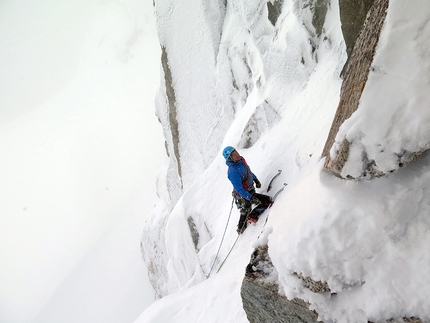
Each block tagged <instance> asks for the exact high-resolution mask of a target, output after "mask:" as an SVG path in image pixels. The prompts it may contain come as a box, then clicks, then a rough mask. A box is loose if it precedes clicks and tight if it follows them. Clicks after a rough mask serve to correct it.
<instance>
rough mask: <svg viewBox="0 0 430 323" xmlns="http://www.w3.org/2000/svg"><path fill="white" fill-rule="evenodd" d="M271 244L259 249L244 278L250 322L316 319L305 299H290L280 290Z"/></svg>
mask: <svg viewBox="0 0 430 323" xmlns="http://www.w3.org/2000/svg"><path fill="white" fill-rule="evenodd" d="M267 249H268V247H267V246H260V247H258V248H257V249H255V251H254V253H253V254H252V256H251V261H250V263H249V264H248V266H247V268H246V274H245V278H244V279H243V282H242V290H241V296H242V303H243V308H244V310H245V312H246V316H247V317H248V320H249V322H250V323H266V322H267V323H275V322H289V323H302V322H306V323H313V322H318V320H317V318H318V314H317V313H316V312H315V311H311V310H310V309H309V307H308V305H309V304H307V303H306V302H304V301H303V300H301V299H297V298H296V299H293V300H291V301H290V300H288V299H287V298H286V297H285V296H282V295H280V294H279V286H278V283H277V277H278V276H277V273H276V270H275V268H274V267H273V264H272V262H271V260H270V257H269V254H268V252H267Z"/></svg>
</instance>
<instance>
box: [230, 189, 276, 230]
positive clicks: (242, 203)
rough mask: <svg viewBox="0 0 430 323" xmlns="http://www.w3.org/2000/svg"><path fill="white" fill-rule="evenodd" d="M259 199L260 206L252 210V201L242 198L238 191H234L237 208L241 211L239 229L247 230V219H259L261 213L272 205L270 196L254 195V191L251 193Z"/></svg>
mask: <svg viewBox="0 0 430 323" xmlns="http://www.w3.org/2000/svg"><path fill="white" fill-rule="evenodd" d="M250 193H251V194H253V195H254V196H255V197H256V198H257V199H259V200H260V202H261V203H260V204H259V205H258V206H256V207H255V208H254V209H252V204H251V202H250V201H248V200H247V199H245V198H244V197H242V196H240V195H239V194H238V193H237V192H236V191H233V197H234V200H235V202H236V206H237V208H238V209H239V211H240V218H239V223H238V225H237V228H238V229H245V228H246V218H247V217H250V218H253V219H258V217H259V216H260V214H261V213H263V212H264V210H266V209H267V208H268V207H269V206H270V204H271V203H272V198H271V197H270V196H268V195H264V194H259V193H254V191H253V190H252V191H250Z"/></svg>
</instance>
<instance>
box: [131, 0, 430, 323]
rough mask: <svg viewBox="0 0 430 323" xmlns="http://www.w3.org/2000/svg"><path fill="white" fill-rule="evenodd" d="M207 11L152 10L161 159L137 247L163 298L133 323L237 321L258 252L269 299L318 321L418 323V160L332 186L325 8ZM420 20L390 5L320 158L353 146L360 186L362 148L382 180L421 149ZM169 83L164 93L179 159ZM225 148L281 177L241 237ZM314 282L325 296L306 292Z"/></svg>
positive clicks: (424, 231)
mask: <svg viewBox="0 0 430 323" xmlns="http://www.w3.org/2000/svg"><path fill="white" fill-rule="evenodd" d="M376 2H379V0H376ZM376 2H375V3H376ZM323 3H325V4H326V7H325V8H321V4H323ZM212 5H213V6H214V8H212V9H213V10H214V11H213V12H212V11H209V8H208V7H205V6H203V5H202V4H201V3H197V1H195V0H188V1H187V2H185V1H178V2H175V3H173V2H169V1H164V0H158V1H156V15H157V19H158V20H159V24H158V28H159V34H160V42H161V45H162V47H163V48H164V50H165V52H166V54H165V55H167V56H166V57H167V58H166V61H164V62H163V64H164V66H163V70H164V72H165V73H166V71H170V72H167V74H168V73H171V81H169V77H167V78H166V77H165V79H164V81H163V82H162V85H161V87H160V89H161V90H160V94H159V96H158V101H157V102H158V115H159V117H160V121H161V122H162V124H163V127H164V131H165V134H166V140H167V147H168V151H169V154H170V164H169V165H168V166H167V167H166V170H165V172H163V173H162V176H160V178H159V181H158V188H159V190H158V193H159V196H160V201H159V203H158V204H157V206H156V208H155V209H154V211H153V213H152V214H151V215H150V217H149V219H148V221H147V223H146V226H145V228H144V234H143V238H142V251H143V255H144V258H145V261H146V263H147V264H148V266H149V271H150V273H151V280H152V282H153V284H154V285H155V286H154V287H155V289H156V290H157V293H158V296H159V297H162V298H161V299H160V300H158V301H157V302H155V303H154V304H153V305H152V306H150V307H149V308H148V309H147V310H146V311H145V312H143V313H142V315H141V317H140V318H139V319H138V320H137V321H136V322H138V323H143V322H157V323H160V322H205V323H207V322H248V319H247V313H246V312H245V310H244V309H243V302H242V298H241V295H240V292H241V286H242V281H243V278H244V275H245V268H246V266H247V265H248V263H249V259H250V256H251V254H252V253H253V252H254V250H255V248H257V247H260V246H266V245H267V246H268V256H269V257H270V260H271V262H272V264H273V266H274V270H276V273H277V275H276V277H277V278H276V279H277V286H278V288H279V294H280V295H283V296H285V299H286V300H289V301H291V300H293V299H301V300H302V301H303V302H304V303H306V304H309V309H310V310H311V311H315V312H316V313H318V318H317V319H318V320H320V321H324V322H363V323H367V322H368V321H372V322H385V321H386V320H390V319H393V320H394V321H395V320H401V319H402V318H411V317H416V318H420V319H421V320H422V321H426V320H427V321H428V320H430V316H429V313H430V302H429V301H428V299H430V295H429V290H428V288H427V286H428V284H429V283H430V280H429V279H428V278H427V272H428V270H429V268H430V256H429V255H428V249H429V248H430V233H429V232H430V221H429V220H428V211H429V205H430V195H429V194H428V193H429V192H430V180H429V176H430V157H429V156H430V155H429V154H428V153H424V154H423V155H422V156H421V158H419V159H417V160H416V161H415V162H414V163H410V164H409V165H408V166H407V167H404V168H403V169H400V170H398V171H397V172H394V173H393V174H392V175H391V176H389V177H382V178H378V179H375V180H373V181H367V180H364V181H357V182H356V181H345V180H343V179H341V178H338V177H336V176H333V174H331V173H329V172H327V171H326V170H325V169H324V162H325V160H324V159H320V155H321V152H322V150H323V147H324V143H325V139H326V138H327V134H328V133H329V129H330V125H331V124H332V121H333V119H334V115H335V112H336V107H337V106H338V105H339V100H340V93H341V84H342V79H341V78H340V74H341V72H342V69H343V67H344V65H345V61H346V60H347V53H346V46H345V41H344V39H343V34H342V29H341V21H340V13H339V5H338V2H336V1H327V2H324V1H313V0H309V1H298V0H284V1H283V2H282V1H271V2H270V5H269V4H268V2H267V1H265V0H253V1H249V2H247V3H246V5H245V4H244V2H243V1H239V0H232V1H228V2H222V3H221V2H217V5H215V4H212ZM273 6H276V8H282V10H281V12H280V13H279V11H277V9H274V8H273ZM269 9H270V10H269ZM323 9H324V10H323ZM325 9H326V10H325ZM429 10H430V8H429V7H428V6H427V5H426V0H419V1H418V3H417V4H416V5H414V6H410V5H409V6H408V5H407V4H405V3H404V2H402V1H401V0H390V2H389V6H388V11H387V17H386V20H385V22H384V23H383V26H382V32H381V35H380V38H379V41H378V43H377V46H376V48H375V56H374V58H373V60H372V65H371V68H370V74H369V77H368V80H367V82H366V87H365V88H364V91H363V93H362V95H361V98H360V101H359V105H358V109H357V110H356V111H355V113H353V114H352V116H351V117H350V118H349V119H348V120H346V121H345V122H344V123H343V124H342V126H341V127H340V128H339V131H338V132H337V135H336V137H335V142H334V145H333V148H331V153H330V156H331V157H333V156H334V154H335V153H336V151H337V150H338V148H339V146H340V144H341V143H342V142H343V141H344V139H345V138H346V139H347V140H348V141H349V142H350V143H351V145H350V154H349V156H348V160H347V162H346V163H345V166H344V167H343V169H342V174H341V175H342V176H345V177H346V176H348V175H349V176H351V177H354V178H359V177H360V176H363V174H361V173H360V172H361V171H362V169H363V158H362V157H363V154H364V153H366V154H367V156H368V159H373V160H374V161H375V165H377V167H378V169H379V170H381V171H384V172H385V171H390V170H393V169H397V168H392V166H393V165H395V164H396V163H395V162H393V161H396V159H395V156H398V154H399V152H400V151H401V148H402V147H403V148H404V150H405V151H418V150H419V149H421V148H424V149H425V148H426V147H427V146H426V143H427V142H428V133H429V131H428V124H430V123H428V122H427V118H428V114H429V113H428V111H429V110H428V109H426V108H425V104H426V102H430V100H428V99H429V98H428V97H427V96H428V95H429V94H428V91H427V88H428V81H429V79H428V75H429V73H427V72H428V69H429V63H428V61H426V60H425V57H427V56H428V53H427V52H428V48H429V47H428V45H427V41H426V39H428V37H427V36H428V30H430V29H429V27H428V26H429V24H428V21H430V19H429V18H430V13H429ZM321 13H323V14H324V15H325V17H324V19H322V17H318V19H315V20H314V18H315V14H317V15H318V14H321ZM278 14H279V15H278ZM200 24H201V25H200ZM197 27H199V28H197ZM197 32H200V35H196V33H197ZM197 47H198V48H199V50H197V49H196V48H197ZM401 48H403V49H404V51H405V55H404V56H403V55H400V53H401V50H400V49H401ZM166 62H167V63H166ZM167 65H168V68H167ZM165 76H166V75H165ZM169 82H171V84H170V85H169V84H168V83H169ZM167 87H171V88H173V89H174V93H175V111H176V112H175V113H176V117H175V119H176V120H177V128H178V129H179V131H178V134H179V135H178V136H179V138H176V139H178V140H177V141H176V144H177V147H178V148H177V149H178V150H177V151H178V153H177V155H175V150H174V148H172V147H174V144H173V143H174V139H175V138H173V137H174V136H172V134H174V133H175V131H172V130H171V127H172V124H171V123H169V118H170V117H169V109H170V107H169V100H168V95H167V94H166V93H165V90H166V88H167ZM381 93H382V94H383V95H380V94H381ZM208 97H212V98H213V100H208ZM405 117H407V118H405ZM197 120H198V121H201V123H199V126H196V121H197ZM208 134H210V136H211V137H210V139H208ZM227 145H232V146H235V147H237V148H238V150H239V152H240V153H241V154H242V155H243V156H244V157H245V158H246V160H247V162H248V164H249V165H250V166H251V169H252V170H253V172H254V173H255V174H256V175H257V176H258V177H259V179H260V181H261V182H262V183H263V186H264V185H267V183H268V181H269V179H270V178H271V176H272V175H274V173H276V172H277V170H278V169H282V170H283V172H282V175H281V176H279V178H278V179H277V181H276V183H275V185H276V187H275V188H274V190H275V191H276V188H279V187H282V185H283V183H284V182H286V183H288V186H287V188H286V189H285V190H284V191H283V193H282V194H281V195H279V198H278V199H277V201H276V203H275V204H274V206H273V207H272V208H271V209H270V210H268V211H266V212H265V213H264V214H263V215H262V217H261V221H259V222H258V223H257V225H256V226H255V227H254V226H251V227H249V228H248V229H247V230H246V231H245V233H244V234H243V235H241V236H240V239H238V240H237V235H236V231H235V226H236V223H237V221H238V211H237V210H236V208H235V207H234V206H233V204H232V200H231V199H232V197H231V194H230V192H231V184H230V183H229V181H228V179H227V177H226V172H227V167H226V166H225V163H224V159H223V158H222V156H221V154H220V152H221V150H222V148H223V147H224V146H227ZM378 147H380V148H381V147H382V148H383V149H382V150H383V151H381V149H380V150H378ZM416 148H418V150H416ZM178 156H179V157H178ZM178 162H180V165H181V166H180V168H179V167H178V165H179V164H178ZM179 169H180V171H179ZM266 220H267V222H266ZM221 264H222V268H220V266H221ZM313 282H321V284H322V286H324V290H325V288H326V287H327V288H328V289H329V290H330V292H322V293H315V292H314V291H313V290H312V289H309V288H308V286H311V285H313ZM163 296H164V297H163Z"/></svg>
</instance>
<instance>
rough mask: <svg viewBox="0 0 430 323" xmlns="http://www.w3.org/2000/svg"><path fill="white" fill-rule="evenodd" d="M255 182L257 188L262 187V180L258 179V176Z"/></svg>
mask: <svg viewBox="0 0 430 323" xmlns="http://www.w3.org/2000/svg"><path fill="white" fill-rule="evenodd" d="M254 182H255V186H256V187H257V188H260V187H261V183H260V181H259V180H258V178H256V179H254Z"/></svg>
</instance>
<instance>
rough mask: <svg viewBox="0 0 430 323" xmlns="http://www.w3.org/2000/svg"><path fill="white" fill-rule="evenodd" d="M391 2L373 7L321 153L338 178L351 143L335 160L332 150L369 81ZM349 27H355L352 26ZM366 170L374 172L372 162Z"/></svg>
mask: <svg viewBox="0 0 430 323" xmlns="http://www.w3.org/2000/svg"><path fill="white" fill-rule="evenodd" d="M350 2H351V1H350ZM388 3H389V0H376V1H375V2H374V4H373V6H372V7H371V8H370V10H369V12H368V15H367V18H366V21H365V24H364V26H363V29H362V30H361V33H360V35H359V37H358V39H357V42H356V44H355V46H354V50H353V51H352V54H351V57H350V59H349V62H348V65H347V67H346V70H345V78H344V81H343V83H342V88H341V94H340V101H339V105H338V108H337V111H336V115H335V117H334V120H333V123H332V126H331V129H330V132H329V135H328V138H327V141H326V144H325V146H324V149H323V152H322V157H327V160H326V163H325V168H326V169H328V170H330V171H331V172H333V173H335V174H337V175H339V176H340V175H341V171H342V168H343V166H344V164H345V162H346V161H347V159H348V153H349V142H348V141H347V140H345V141H344V142H343V143H342V146H341V147H340V149H339V150H338V152H337V155H336V156H335V157H334V158H331V157H330V149H331V147H332V146H333V144H334V142H335V137H336V135H337V133H338V131H339V128H340V126H341V125H342V124H343V122H344V121H345V120H346V119H348V118H349V117H351V115H352V114H353V113H354V112H355V111H356V110H357V108H358V104H359V101H360V98H361V94H362V93H363V90H364V87H365V85H366V82H367V78H368V75H369V69H370V66H371V63H372V61H373V57H374V54H375V49H376V45H377V44H378V40H379V36H380V33H381V29H382V26H383V24H384V21H385V17H386V12H387V9H388ZM350 24H352V25H353V23H350ZM367 168H368V169H369V171H371V170H372V165H371V163H370V162H369V164H368V165H367ZM373 175H375V176H380V175H381V174H378V173H375V174H373Z"/></svg>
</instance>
